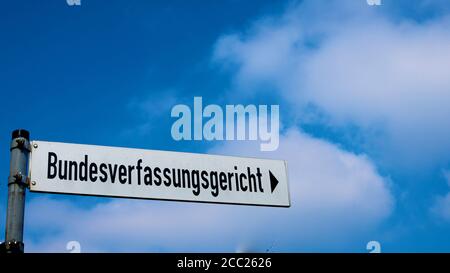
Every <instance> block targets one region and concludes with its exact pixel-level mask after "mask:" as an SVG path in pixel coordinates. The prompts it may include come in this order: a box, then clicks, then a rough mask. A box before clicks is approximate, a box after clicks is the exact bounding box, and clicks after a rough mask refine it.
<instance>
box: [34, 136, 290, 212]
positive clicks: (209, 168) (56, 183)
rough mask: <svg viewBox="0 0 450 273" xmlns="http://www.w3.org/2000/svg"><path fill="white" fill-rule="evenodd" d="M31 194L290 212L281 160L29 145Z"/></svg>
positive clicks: (53, 144) (98, 147)
mask: <svg viewBox="0 0 450 273" xmlns="http://www.w3.org/2000/svg"><path fill="white" fill-rule="evenodd" d="M31 149H32V151H31V160H30V165H29V167H30V170H29V174H30V190H31V191H34V192H48V193H64V194H80V195H96V196H111V197H126V198H143V199H161V200H178V201H193V202H212V203H228V204H247V205H262V206H278V207H289V206H290V200H289V191H288V180H287V166H286V162H285V161H282V160H270V159H258V158H244V157H231V156H218V155H208V154H193V153H180V152H167V151H155V150H142V149H130V148H118V147H106V146H95V145H80V144H68V143H58V142H45V141H33V142H32V143H31Z"/></svg>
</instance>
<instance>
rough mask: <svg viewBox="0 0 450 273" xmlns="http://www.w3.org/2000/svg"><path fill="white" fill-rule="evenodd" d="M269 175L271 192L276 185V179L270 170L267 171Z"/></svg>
mask: <svg viewBox="0 0 450 273" xmlns="http://www.w3.org/2000/svg"><path fill="white" fill-rule="evenodd" d="M269 176H270V189H271V190H272V191H271V192H272V193H273V191H274V190H275V188H276V187H277V185H278V179H277V178H276V177H275V176H274V175H273V173H272V172H271V171H269Z"/></svg>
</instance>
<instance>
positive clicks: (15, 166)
mask: <svg viewBox="0 0 450 273" xmlns="http://www.w3.org/2000/svg"><path fill="white" fill-rule="evenodd" d="M10 151H11V161H10V166H9V178H8V208H7V214H6V235H5V246H4V247H5V250H6V252H8V253H23V250H24V245H23V220H24V211H25V190H26V188H27V176H28V156H29V154H30V133H29V132H28V131H26V130H23V129H19V130H15V131H13V132H12V141H11V147H10Z"/></svg>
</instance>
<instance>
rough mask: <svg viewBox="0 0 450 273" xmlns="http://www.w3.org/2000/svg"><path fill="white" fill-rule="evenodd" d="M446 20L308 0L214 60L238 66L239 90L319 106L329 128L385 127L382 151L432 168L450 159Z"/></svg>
mask: <svg viewBox="0 0 450 273" xmlns="http://www.w3.org/2000/svg"><path fill="white" fill-rule="evenodd" d="M325 2H326V3H325ZM361 2H364V1H361ZM429 5H430V3H426V2H422V6H424V7H428V6H429ZM325 7H327V8H325ZM331 11H332V12H331ZM449 25H450V20H449V18H448V17H445V16H439V17H436V18H432V19H430V20H428V21H425V22H420V23H418V22H415V21H413V20H409V19H407V18H403V19H400V20H399V19H398V18H396V20H393V19H392V18H390V17H389V16H388V15H387V14H384V15H382V14H381V13H379V12H377V10H376V9H374V8H373V7H370V6H367V5H358V4H355V1H351V4H350V3H349V1H304V2H302V3H301V4H299V5H297V6H294V7H292V8H290V9H288V10H287V11H286V12H285V13H284V14H283V15H282V16H273V17H268V18H264V19H262V20H260V21H257V22H256V23H255V24H254V25H253V26H252V27H251V28H250V29H249V30H247V31H244V32H239V33H233V34H228V35H225V36H223V37H221V39H219V41H218V43H217V45H216V49H215V52H214V60H215V61H216V63H219V64H220V65H222V66H224V67H227V68H231V70H230V71H231V74H232V77H233V80H234V82H235V90H236V91H237V90H239V92H242V90H245V92H246V93H247V94H250V95H253V94H255V93H259V92H261V90H267V89H265V88H264V87H266V86H270V87H272V88H273V89H274V90H276V91H277V92H278V94H280V95H281V96H283V97H284V98H285V99H286V101H287V102H289V103H290V104H291V106H292V108H293V109H294V110H293V111H295V112H296V113H298V116H300V119H301V118H302V117H303V116H310V115H311V113H307V112H308V110H309V109H310V108H308V107H309V106H311V105H312V106H314V107H316V108H317V109H319V111H320V112H321V113H323V114H325V115H326V116H327V117H328V118H329V120H327V123H329V124H327V125H331V126H335V127H339V126H342V125H343V124H356V125H357V126H359V127H360V128H361V129H363V130H364V129H366V128H371V127H373V126H378V127H379V128H380V129H381V130H382V131H383V132H384V135H383V137H384V139H385V141H383V142H381V143H380V142H379V141H378V142H376V141H374V142H376V145H378V146H377V147H376V148H375V149H378V150H379V149H382V150H383V151H384V153H385V156H387V157H395V158H396V160H397V161H396V163H401V164H405V165H410V166H412V165H414V166H417V165H427V164H428V165H432V164H435V163H436V162H442V161H445V160H450V155H449V153H448V152H446V151H448V150H449V149H450V125H449V123H448V122H447V121H448V117H449V116H450V108H449V107H448V105H449V103H450V78H449V77H448V64H449V63H450V28H448V26H449ZM239 92H237V93H239ZM319 122H320V121H319ZM369 141H371V140H369ZM411 147H414V149H411ZM419 154H420V156H418V155H419Z"/></svg>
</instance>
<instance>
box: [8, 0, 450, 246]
mask: <svg viewBox="0 0 450 273" xmlns="http://www.w3.org/2000/svg"><path fill="white" fill-rule="evenodd" d="M382 2H383V5H382V6H379V7H373V6H368V5H367V4H366V2H365V1H364V0H361V1H359V0H358V1H355V0H352V1H345V0H342V1H338V0H334V1H234V0H233V1H231V0H230V1H214V2H211V1H189V3H187V2H186V1H145V2H144V1H108V3H104V1H94V0H84V1H83V0H82V5H81V6H77V7H73V6H72V7H71V6H68V5H67V4H66V2H65V1H63V0H61V1H59V0H58V1H51V2H50V1H46V2H44V3H39V4H37V3H35V1H3V3H2V9H1V11H0V30H1V32H0V33H1V34H2V38H1V43H0V59H1V62H0V92H1V96H2V98H3V99H2V100H0V103H1V107H0V111H1V112H0V121H1V122H0V132H1V134H0V143H4V149H1V151H0V166H3V167H2V168H0V177H4V181H5V183H1V185H0V193H1V195H0V229H2V230H3V229H4V219H5V215H4V214H5V207H6V196H7V195H6V177H7V176H8V167H7V166H8V164H9V150H8V145H9V141H10V133H11V131H12V130H14V129H16V128H26V129H28V130H29V131H30V132H31V137H32V139H37V140H48V141H60V142H74V143H85V144H99V145H111V146H124V147H137V148H146V149H159V150H174V151H186V152H200V153H220V154H232V155H246V156H260V157H269V158H279V159H285V160H287V161H288V164H289V167H290V173H289V176H290V186H291V188H292V193H291V195H292V196H291V197H292V202H293V207H292V208H289V209H285V210H283V209H274V208H253V207H240V206H223V205H205V204H185V203H177V202H159V201H136V200H123V199H120V200H116V199H109V198H96V197H77V196H61V195H58V196H53V195H49V194H32V193H29V194H28V195H27V208H26V213H27V214H26V226H25V243H26V248H27V250H29V251H57V252H64V251H66V249H65V247H66V243H67V242H68V241H71V240H77V241H79V242H80V243H81V246H82V250H83V251H106V252H109V251H113V252H114V251H168V252H171V251H238V250H244V251H245V250H253V251H265V250H266V249H268V248H270V249H271V251H295V252H297V251H338V252H340V251H343V252H366V249H365V246H366V243H367V242H368V241H370V240H377V241H379V242H380V243H381V245H382V250H383V251H388V252H403V251H406V252H410V251H411V252H422V251H425V252H429V251H438V252H441V251H443V252H448V251H450V239H449V237H448V236H447V235H448V232H449V231H450V153H449V152H448V151H449V149H450V125H449V123H448V118H449V117H450V109H449V107H448V105H450V81H449V80H448V79H447V78H448V76H447V75H448V67H449V66H450V31H449V29H450V27H449V26H450V3H449V2H448V1H446V0H440V1H427V0H416V1H406V0H405V1H394V0H390V1H389V0H384V1H382ZM194 96H202V97H203V100H204V103H205V104H219V105H224V104H227V103H231V104H250V103H251V104H279V105H280V111H281V117H280V121H281V123H282V125H283V126H282V130H281V137H280V138H281V139H280V148H279V150H278V151H275V152H260V151H259V149H258V147H259V145H258V143H242V142H204V141H202V142H200V141H181V142H177V141H174V140H172V137H171V135H170V128H171V125H172V122H173V121H174V120H173V119H172V118H171V117H170V110H171V108H172V107H173V106H174V105H175V104H178V103H186V104H190V105H192V102H193V97H194ZM125 232H126V233H127V234H132V235H130V237H129V238H126V239H125V238H124V234H125Z"/></svg>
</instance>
